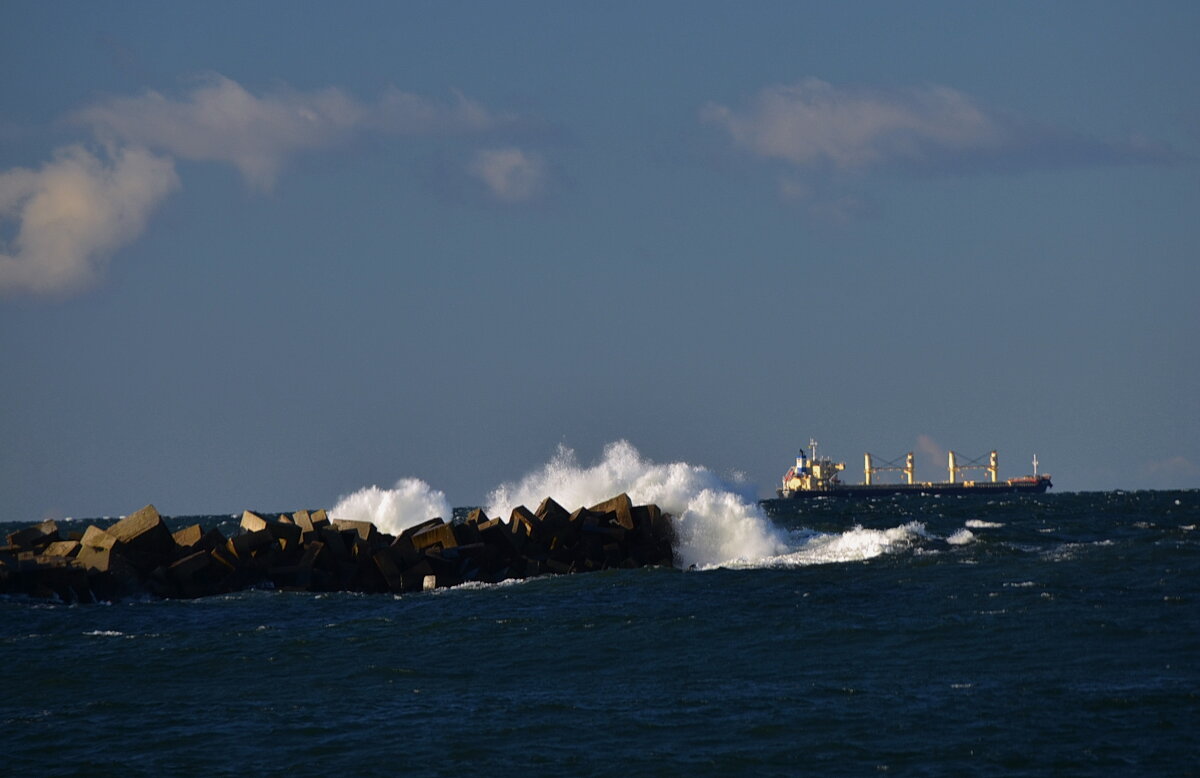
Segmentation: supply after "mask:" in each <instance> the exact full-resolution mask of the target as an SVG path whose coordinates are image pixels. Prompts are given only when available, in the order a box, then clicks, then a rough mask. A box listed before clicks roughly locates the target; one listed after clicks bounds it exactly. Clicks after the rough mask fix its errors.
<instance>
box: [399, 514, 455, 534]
mask: <svg viewBox="0 0 1200 778" xmlns="http://www.w3.org/2000/svg"><path fill="white" fill-rule="evenodd" d="M445 523H446V522H445V521H443V520H442V519H441V518H435V519H429V520H428V521H423V522H421V523H420V524H414V525H413V526H411V527H409V528H408V529H406V530H404V531H403V532H401V533H400V537H402V538H411V537H412V536H413V535H416V534H417V533H418V532H424V531H425V530H427V529H429V528H430V527H440V526H441V525H443V524H445Z"/></svg>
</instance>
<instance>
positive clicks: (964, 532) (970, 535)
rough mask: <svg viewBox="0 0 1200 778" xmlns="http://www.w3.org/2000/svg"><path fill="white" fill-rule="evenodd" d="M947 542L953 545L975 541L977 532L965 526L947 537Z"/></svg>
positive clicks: (963, 544) (962, 544)
mask: <svg viewBox="0 0 1200 778" xmlns="http://www.w3.org/2000/svg"><path fill="white" fill-rule="evenodd" d="M946 542H947V543H949V544H950V545H952V546H965V545H966V544H968V543H973V542H975V533H974V532H972V531H971V530H969V529H967V528H966V527H963V528H962V529H960V530H958V531H957V532H955V533H953V534H952V535H950V537H948V538H946Z"/></svg>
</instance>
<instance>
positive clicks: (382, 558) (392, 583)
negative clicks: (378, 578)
mask: <svg viewBox="0 0 1200 778" xmlns="http://www.w3.org/2000/svg"><path fill="white" fill-rule="evenodd" d="M372 560H373V561H374V562H375V567H376V568H377V569H378V570H379V574H380V575H382V576H383V580H385V581H387V585H388V589H389V590H390V591H393V592H402V591H404V577H403V576H402V575H401V574H400V565H399V564H398V563H397V559H396V552H395V551H393V550H392V549H391V548H382V549H380V550H379V551H376V552H375V554H374V556H373V557H372Z"/></svg>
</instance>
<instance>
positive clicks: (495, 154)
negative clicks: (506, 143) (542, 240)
mask: <svg viewBox="0 0 1200 778" xmlns="http://www.w3.org/2000/svg"><path fill="white" fill-rule="evenodd" d="M469 171H470V173H471V174H472V175H474V176H475V177H476V178H478V179H479V180H480V181H482V182H483V184H484V186H485V187H486V188H487V191H488V193H489V194H490V195H491V196H492V197H494V198H495V199H497V200H499V201H500V202H504V203H519V202H525V201H528V200H532V199H533V198H535V197H537V196H538V195H539V194H541V193H542V191H543V189H544V187H545V185H546V179H547V169H546V163H545V161H544V160H543V159H542V158H541V157H540V156H539V155H537V154H534V153H531V152H525V151H522V150H521V149H518V148H503V149H488V150H484V151H479V152H477V153H476V155H475V158H474V160H473V161H472V162H471V165H470V166H469Z"/></svg>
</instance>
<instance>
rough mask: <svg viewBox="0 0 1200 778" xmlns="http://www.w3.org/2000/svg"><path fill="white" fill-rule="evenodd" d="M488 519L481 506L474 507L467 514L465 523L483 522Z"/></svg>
mask: <svg viewBox="0 0 1200 778" xmlns="http://www.w3.org/2000/svg"><path fill="white" fill-rule="evenodd" d="M487 520H488V515H487V514H486V513H484V511H483V508H475V509H473V510H472V511H471V512H470V513H468V514H467V524H483V523H484V522H485V521H487Z"/></svg>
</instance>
